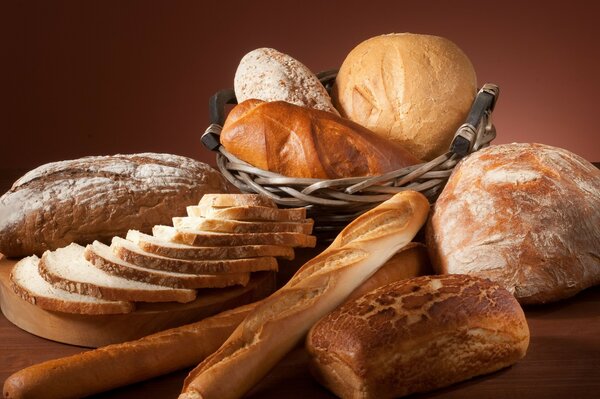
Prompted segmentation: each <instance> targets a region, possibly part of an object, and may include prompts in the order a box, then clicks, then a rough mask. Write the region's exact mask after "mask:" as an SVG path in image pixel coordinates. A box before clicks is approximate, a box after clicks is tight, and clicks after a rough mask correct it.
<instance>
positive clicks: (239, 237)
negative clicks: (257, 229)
mask: <svg viewBox="0 0 600 399" xmlns="http://www.w3.org/2000/svg"><path fill="white" fill-rule="evenodd" d="M152 235H154V236H155V237H158V238H160V239H163V240H167V241H172V242H179V243H182V244H187V245H196V246H206V247H209V246H211V247H222V246H226V245H232V246H239V245H285V246H290V247H301V248H312V247H314V246H315V245H316V244H317V238H316V237H315V236H311V235H308V234H303V233H242V234H228V233H214V232H209V231H200V230H196V229H186V228H174V227H172V226H154V227H153V228H152Z"/></svg>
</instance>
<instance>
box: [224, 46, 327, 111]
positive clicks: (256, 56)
mask: <svg viewBox="0 0 600 399" xmlns="http://www.w3.org/2000/svg"><path fill="white" fill-rule="evenodd" d="M234 89H235V96H236V98H237V101H238V103H241V102H243V101H246V100H248V99H257V100H263V101H286V102H289V103H292V104H295V105H300V106H303V107H309V108H315V109H319V110H321V111H327V112H332V113H334V114H336V115H339V114H338V111H337V110H336V109H335V108H334V107H333V105H332V104H331V98H329V94H328V93H327V90H325V87H323V85H322V84H321V82H319V79H318V78H317V77H316V76H315V74H313V73H312V72H311V71H310V69H308V68H307V67H306V66H305V65H304V64H302V63H301V62H299V61H298V60H296V59H294V58H292V57H290V56H289V55H287V54H283V53H281V52H279V51H277V50H274V49H272V48H259V49H256V50H253V51H251V52H249V53H248V54H246V55H245V56H244V57H243V58H242V60H241V61H240V65H239V66H238V68H237V70H236V72H235V78H234Z"/></svg>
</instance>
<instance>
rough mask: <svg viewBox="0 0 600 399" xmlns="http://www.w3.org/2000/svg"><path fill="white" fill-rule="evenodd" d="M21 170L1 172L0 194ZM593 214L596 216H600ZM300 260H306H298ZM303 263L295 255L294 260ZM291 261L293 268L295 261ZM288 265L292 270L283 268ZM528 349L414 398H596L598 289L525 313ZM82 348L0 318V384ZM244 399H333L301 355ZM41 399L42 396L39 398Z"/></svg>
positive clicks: (168, 386) (163, 388)
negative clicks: (502, 364)
mask: <svg viewBox="0 0 600 399" xmlns="http://www.w3.org/2000/svg"><path fill="white" fill-rule="evenodd" d="M23 172H24V171H23V170H18V169H11V170H0V193H3V192H4V191H6V190H8V189H9V188H10V185H11V184H12V182H13V181H14V180H15V179H16V178H17V177H19V176H20V175H21V174H22V173H23ZM599 211H600V210H599ZM305 256H306V254H305ZM301 258H302V257H301ZM296 263H298V262H296ZM287 266H288V267H293V266H294V264H292V265H287ZM525 313H526V316H527V320H528V323H529V328H530V330H531V343H530V346H529V350H528V353H527V356H526V357H525V359H523V360H521V361H520V362H519V363H517V364H516V365H514V366H512V367H510V368H507V369H504V370H501V371H499V372H496V373H493V374H490V375H487V376H482V377H478V378H475V379H472V380H470V381H466V382H462V383H459V384H456V385H453V386H451V387H448V388H445V389H441V390H438V391H435V392H431V393H428V394H422V395H415V396H412V397H414V398H471V397H473V398H510V399H519V398H527V399H529V398H569V399H579V398H581V399H584V398H598V397H600V286H598V287H594V288H590V289H588V290H586V291H583V292H581V293H579V294H578V295H577V296H575V297H573V298H571V299H568V300H565V301H561V302H559V303H555V304H550V305H543V306H535V307H528V308H526V309H525ZM84 350H86V349H84V348H81V347H75V346H69V345H64V344H59V343H56V342H52V341H48V340H45V339H42V338H38V337H36V336H33V335H31V334H29V333H27V332H24V331H22V330H20V329H19V328H17V327H15V326H13V325H12V324H11V323H10V322H9V321H8V320H6V318H5V317H4V316H2V315H0V381H2V382H3V381H4V380H5V379H6V378H7V377H8V376H9V375H10V374H12V373H13V372H15V371H17V370H19V369H21V368H23V367H26V366H28V365H31V364H34V363H38V362H41V361H44V360H49V359H53V358H57V357H62V356H67V355H71V354H75V353H78V352H81V351H84ZM187 372H188V370H182V371H180V372H176V373H173V374H169V375H166V376H163V377H160V378H155V379H153V380H149V381H145V382H142V383H138V384H135V385H131V386H127V387H124V388H120V389H117V390H114V391H111V392H107V393H104V394H102V395H97V396H95V397H96V398H128V399H133V398H149V397H157V398H158V397H160V398H176V397H177V395H178V393H179V391H180V389H181V385H182V382H183V379H184V378H185V376H186V374H187ZM248 397H251V398H332V397H333V396H332V395H331V394H329V393H328V392H327V391H326V390H325V389H323V388H321V387H320V386H319V385H318V384H317V383H316V382H314V380H313V379H312V378H311V377H310V374H309V373H308V371H307V368H306V352H305V351H304V350H303V349H302V347H298V348H296V349H295V350H294V351H293V352H291V353H290V354H289V355H288V356H287V357H286V358H285V359H284V360H283V361H282V362H281V363H280V364H279V365H278V366H277V367H276V368H275V369H274V370H273V371H272V372H271V373H270V374H269V375H268V376H267V377H266V378H265V379H264V380H263V381H262V382H261V383H260V384H259V385H258V386H257V387H255V389H254V390H253V391H252V392H250V394H249V395H248ZM40 399H43V398H40Z"/></svg>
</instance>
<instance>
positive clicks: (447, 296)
mask: <svg viewBox="0 0 600 399" xmlns="http://www.w3.org/2000/svg"><path fill="white" fill-rule="evenodd" d="M528 345H529V329H528V326H527V322H526V320H525V315H524V313H523V310H522V309H521V307H520V306H519V304H518V302H517V301H516V299H515V298H514V297H513V296H512V295H511V294H510V293H509V292H508V291H507V290H505V289H504V288H502V287H500V286H499V285H498V284H495V283H492V282H490V281H489V280H484V279H480V278H477V277H471V276H466V275H446V276H424V277H418V278H414V279H409V280H403V281H399V282H395V283H392V284H389V285H386V286H383V287H381V288H378V289H377V290H374V291H371V292H369V293H367V294H365V295H363V296H361V297H359V298H358V299H355V300H354V301H350V302H347V303H346V304H345V305H343V306H341V307H340V308H338V309H336V310H335V311H334V312H332V313H331V314H329V315H327V316H326V317H324V318H323V319H322V320H320V321H319V322H318V323H317V324H316V325H315V326H314V327H313V328H312V329H311V331H310V333H309V335H308V337H307V341H306V346H307V350H308V351H309V353H310V355H311V370H312V373H313V375H314V376H315V377H316V378H317V380H319V381H320V382H321V383H322V384H323V385H325V386H326V387H328V388H329V389H330V390H331V391H332V392H334V393H335V394H336V395H338V396H340V397H343V398H362V399H375V398H384V397H399V396H405V395H409V394H411V393H416V392H425V391H429V390H433V389H437V388H441V387H443V386H447V385H450V384H453V383H456V382H458V381H462V380H466V379H469V378H472V377H474V376H477V375H481V374H485V373H489V372H493V371H496V370H499V369H501V368H504V367H507V366H509V365H511V364H513V363H515V362H516V361H517V360H519V359H521V358H522V357H524V356H525V353H526V350H527V347H528Z"/></svg>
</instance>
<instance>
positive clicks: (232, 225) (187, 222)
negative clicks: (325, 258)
mask: <svg viewBox="0 0 600 399" xmlns="http://www.w3.org/2000/svg"><path fill="white" fill-rule="evenodd" d="M313 224H314V221H313V220H312V219H305V220H303V221H300V222H243V221H238V220H223V219H209V218H200V217H192V216H187V217H174V218H173V226H175V228H177V229H179V228H182V229H193V230H200V231H210V232H215V233H238V234H240V233H282V232H283V233H302V234H310V233H311V232H312V228H313Z"/></svg>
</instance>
